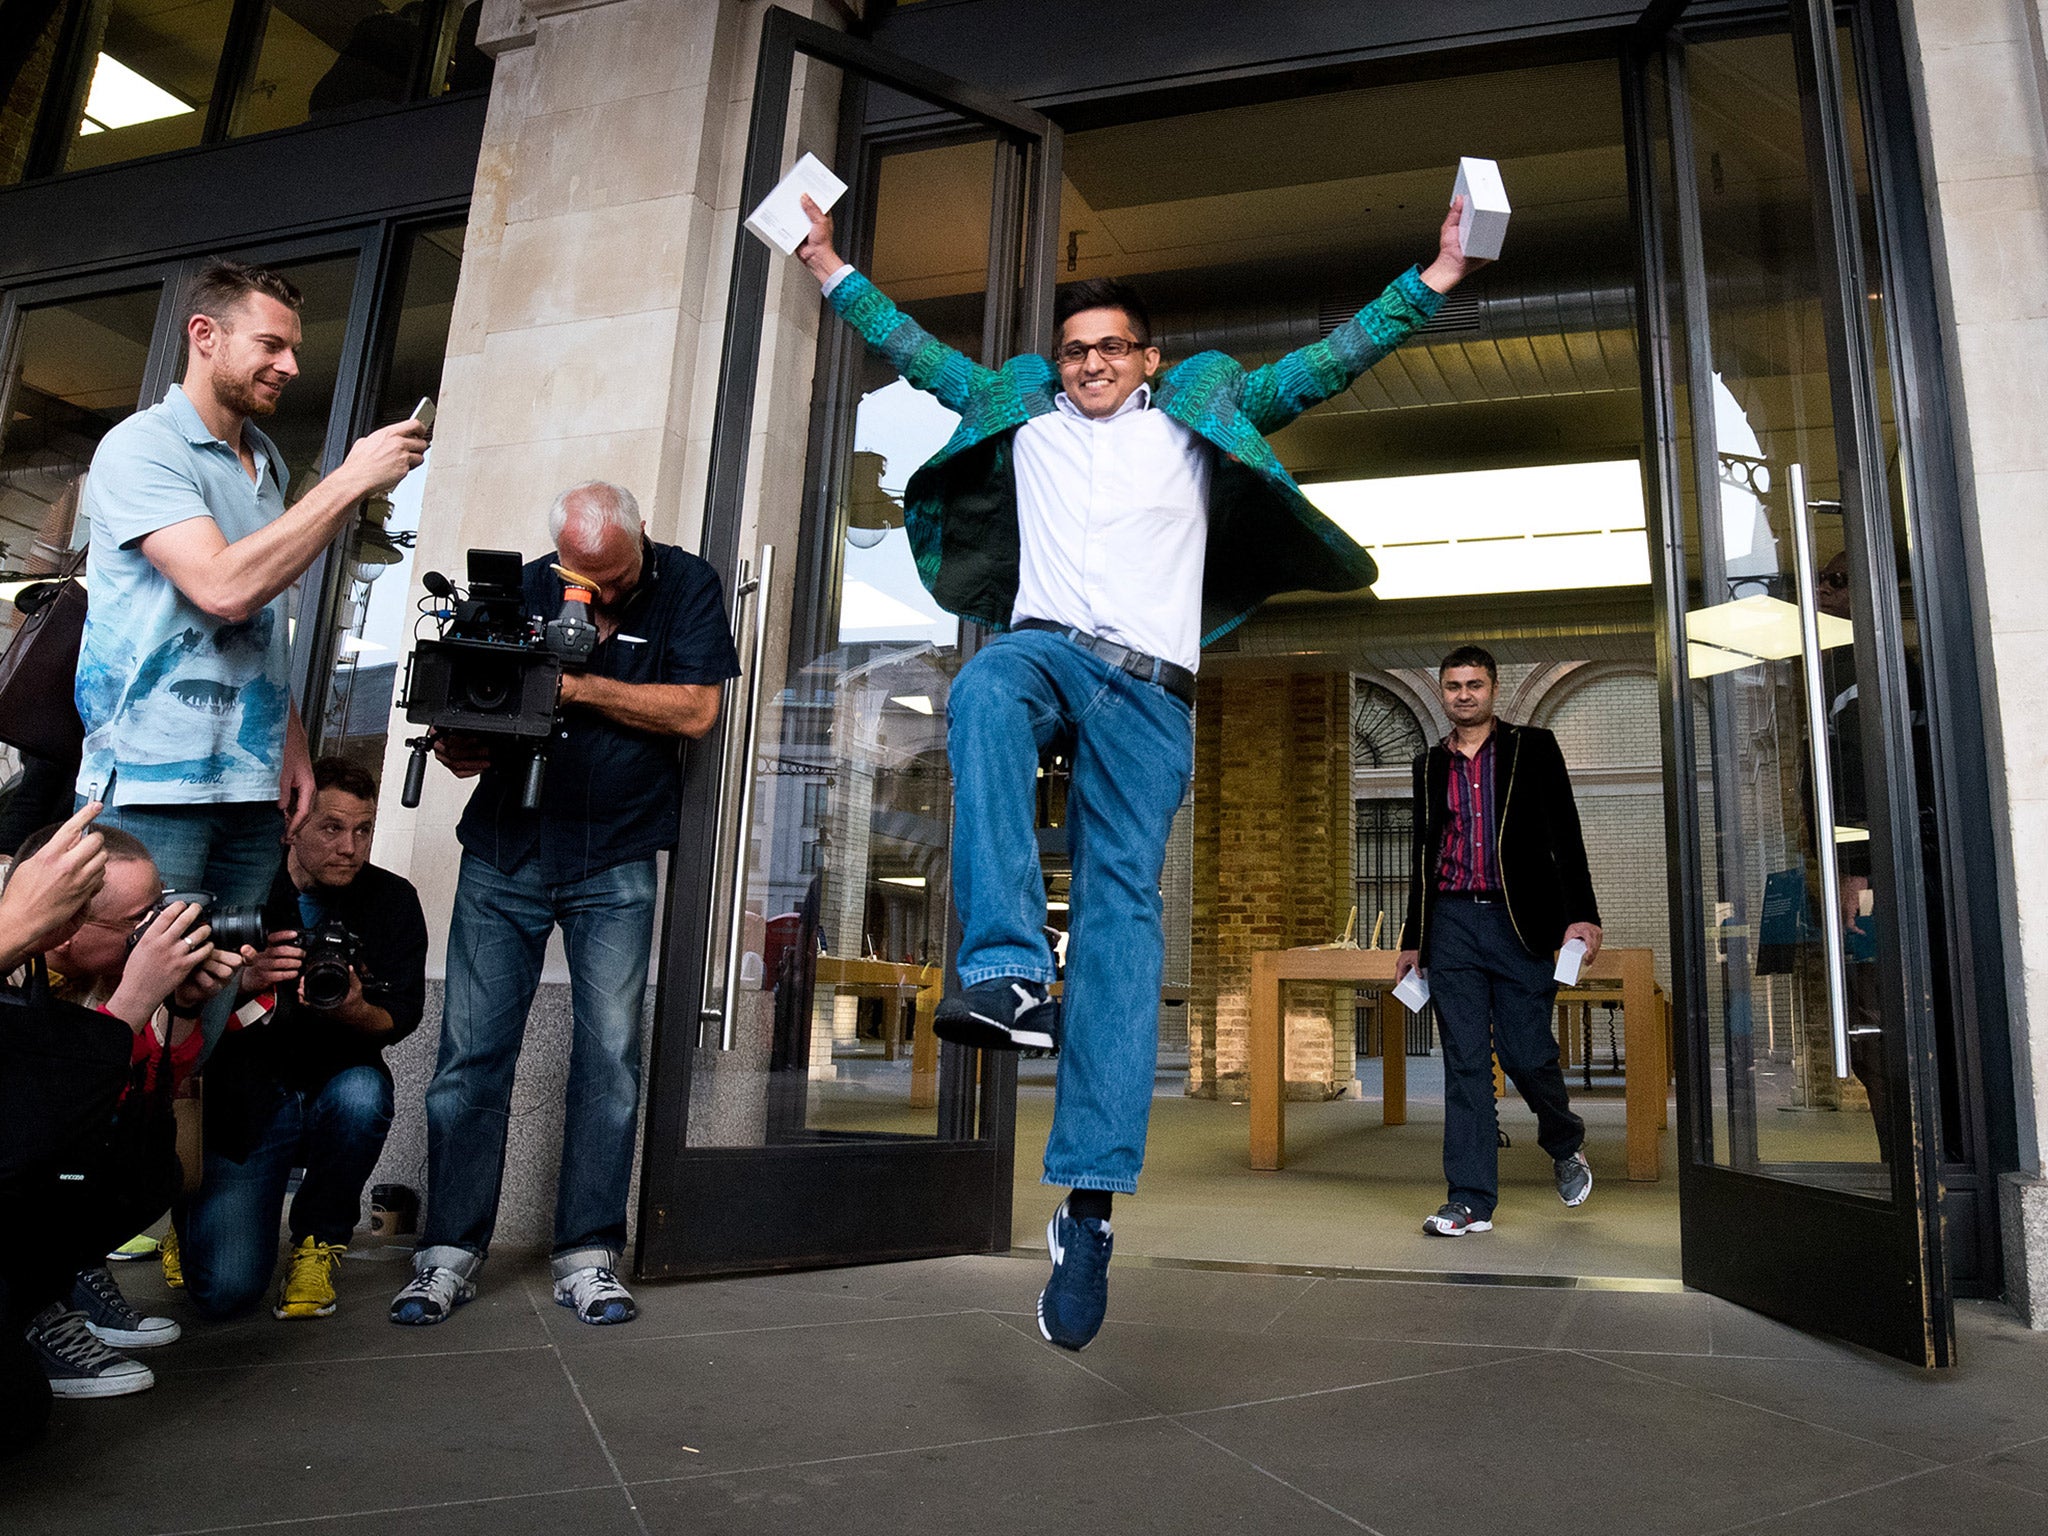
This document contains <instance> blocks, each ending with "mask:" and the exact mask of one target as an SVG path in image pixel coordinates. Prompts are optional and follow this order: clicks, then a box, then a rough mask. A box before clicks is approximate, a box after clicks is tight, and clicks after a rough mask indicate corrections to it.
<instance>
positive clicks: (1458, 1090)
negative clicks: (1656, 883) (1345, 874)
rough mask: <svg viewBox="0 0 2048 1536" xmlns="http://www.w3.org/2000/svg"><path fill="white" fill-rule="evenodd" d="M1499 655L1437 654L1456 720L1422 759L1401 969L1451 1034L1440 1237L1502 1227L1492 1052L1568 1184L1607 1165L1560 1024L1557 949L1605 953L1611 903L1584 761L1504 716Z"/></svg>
mask: <svg viewBox="0 0 2048 1536" xmlns="http://www.w3.org/2000/svg"><path fill="white" fill-rule="evenodd" d="M1499 683H1500V668H1499V667H1498V666H1496V665H1495V664H1494V659H1493V657H1492V656H1491V655H1489V654H1488V653H1487V652H1486V651H1484V650H1481V649H1480V648H1479V647H1478V646H1476V645H1465V646H1460V647H1459V648H1458V649H1457V650H1455V651H1452V652H1451V653H1450V655H1448V656H1446V657H1445V658H1444V659H1443V663H1442V665H1441V666H1439V667H1438V668H1437V685H1438V688H1439V689H1440V690H1441V693H1442V696H1443V704H1444V712H1445V713H1446V714H1447V715H1449V716H1450V719H1451V734H1450V735H1449V736H1447V737H1445V738H1444V740H1443V741H1442V742H1441V743H1440V744H1438V745H1437V746H1434V747H1431V748H1429V750H1427V751H1426V752H1423V753H1421V754H1420V755H1418V756H1417V757H1416V759H1415V859H1414V864H1413V867H1412V870H1411V874H1410V878H1409V882H1408V917H1407V921H1405V922H1404V923H1403V924H1402V925H1401V956H1400V959H1399V960H1398V961H1396V963H1395V966H1394V976H1395V980H1396V981H1397V982H1398V981H1400V980H1401V979H1402V978H1404V977H1406V976H1407V975H1408V973H1409V972H1411V971H1413V970H1416V969H1418V968H1420V969H1421V971H1422V973H1423V976H1424V979H1425V980H1427V982H1428V983H1429V996H1430V1000H1431V1001H1432V1002H1434V1003H1435V1004H1436V1013H1437V1021H1438V1033H1439V1035H1440V1037H1441V1038H1442V1040H1443V1047H1444V1179H1445V1182H1446V1183H1447V1184H1448V1185H1449V1186H1450V1194H1449V1198H1448V1199H1447V1200H1446V1201H1445V1203H1444V1205H1443V1207H1442V1208H1441V1209H1440V1210H1438V1211H1437V1213H1436V1214H1435V1215H1434V1216H1431V1217H1430V1218H1429V1219H1428V1220H1427V1221H1425V1222H1424V1223H1423V1224H1422V1230H1423V1231H1425V1232H1427V1233H1429V1234H1430V1235H1432V1236H1434V1237H1462V1236H1464V1235H1465V1234H1466V1233H1468V1232H1489V1231H1491V1230H1492V1229H1493V1208H1494V1206H1495V1205H1496V1204H1497V1203H1498V1201H1499V1198H1500V1173H1499V1167H1498V1163H1499V1154H1498V1147H1499V1117H1498V1115H1497V1114H1496V1113H1495V1111H1494V1105H1493V1057H1494V1055H1496V1054H1497V1055H1498V1056H1499V1057H1500V1064H1501V1069H1502V1070H1503V1071H1505V1072H1506V1073H1507V1075H1508V1078H1509V1080H1510V1081H1511V1082H1513V1083H1514V1085H1515V1088H1516V1090H1517V1091H1518V1092H1519V1093H1520V1094H1521V1095H1522V1098H1523V1101H1524V1102H1525V1103H1527V1104H1528V1106H1529V1108H1531V1109H1532V1110H1534V1111H1535V1112H1536V1139H1537V1141H1538V1142H1539V1143H1541V1144H1542V1147H1543V1150H1544V1151H1545V1152H1548V1153H1549V1154H1550V1156H1551V1160H1552V1162H1553V1164H1554V1165H1555V1169H1556V1174H1557V1193H1558V1197H1559V1198H1560V1199H1562V1200H1563V1201H1564V1203H1565V1204H1566V1205H1583V1204H1584V1203H1585V1200H1586V1197H1587V1196H1588V1195H1590V1194H1591V1193H1592V1192H1593V1170H1592V1168H1591V1166H1590V1165H1589V1164H1588V1163H1587V1162H1586V1155H1585V1153H1584V1152H1583V1151H1581V1150H1580V1148H1581V1147H1582V1146H1583V1145H1584V1144H1585V1140H1586V1125H1585V1122H1584V1121H1583V1120H1581V1119H1580V1118H1579V1117H1578V1116H1577V1115H1575V1114H1573V1113H1572V1108H1571V1101H1570V1097H1569V1095H1568V1094H1567V1093H1566V1091H1565V1085H1564V1072H1563V1070H1562V1069H1561V1068H1560V1067H1559V1066H1558V1060H1557V1041H1556V1040H1555V1039H1554V1038H1553V1037H1552V1035H1551V1033H1550V1017H1551V1008H1552V1004H1553V1003H1554V1002H1555V1001H1556V998H1557V981H1556V978H1555V974H1554V971H1555V963H1554V956H1555V955H1556V952H1557V950H1558V948H1559V947H1560V946H1561V945H1564V944H1567V943H1569V942H1570V941H1571V940H1573V939H1576V940H1578V941H1579V942H1580V943H1581V944H1583V945H1584V946H1585V949H1586V962H1587V963H1591V961H1592V959H1593V957H1594V956H1595V955H1597V954H1598V953H1599V952H1600V908H1599V905H1598V903H1597V902H1595V900H1594V899H1593V879H1592V876H1591V875H1590V874H1589V873H1588V871H1587V868H1586V846H1585V843H1584V842H1583V841H1582V840H1581V838H1580V835H1579V813H1578V808H1577V807H1576V806H1575V805H1574V804H1573V803H1572V781H1571V776H1570V775H1569V774H1568V773H1566V771H1565V766H1564V754H1563V753H1562V752H1560V751H1559V750H1558V746H1557V738H1556V737H1555V736H1553V735H1551V734H1550V732H1548V731H1546V730H1542V729H1540V728H1538V727H1536V726H1533V725H1510V724H1509V723H1508V722H1507V721H1505V720H1499V719H1496V718H1495V716H1494V712H1493V709H1494V695H1495V692H1496V690H1497V688H1498V686H1499Z"/></svg>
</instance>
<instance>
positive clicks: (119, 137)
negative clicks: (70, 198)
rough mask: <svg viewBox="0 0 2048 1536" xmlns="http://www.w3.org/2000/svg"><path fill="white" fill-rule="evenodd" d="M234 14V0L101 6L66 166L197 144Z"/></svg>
mask: <svg viewBox="0 0 2048 1536" xmlns="http://www.w3.org/2000/svg"><path fill="white" fill-rule="evenodd" d="M233 12H234V0H189V3H186V4H180V5H165V4H164V3H163V0H113V3H112V4H110V5H107V6H105V7H104V8H100V9H99V10H98V11H97V15H96V16H95V22H96V24H97V27H98V32H99V35H98V37H97V38H96V39H94V41H93V44H92V49H91V54H90V57H91V58H92V64H91V66H90V67H91V69H92V77H91V83H90V84H89V85H88V87H87V89H86V96H85V111H84V115H83V117H82V118H81V119H80V121H79V123H78V126H77V128H76V129H75V130H74V132H73V136H72V139H71V147H70V150H69V152H68V153H67V154H66V156H65V158H64V169H65V170H67V171H77V170H83V169H85V168H86V167H88V166H95V165H112V164H114V163H116V162H117V161H121V160H134V159H137V158H139V157H141V156H143V155H160V154H164V153H166V152H168V151H170V150H174V149H190V148H191V147H192V146H193V145H195V144H197V143H199V142H200V140H201V138H202V137H203V136H204V134H205V132H206V116H207V110H208V108H209V107H210V106H211V105H212V102H213V82H214V76H215V75H216V74H218V73H219V69H220V59H221V54H222V52H223V51H224V49H225V47H226V43H227V36H228V20H229V17H230V16H231V15H232V14H233Z"/></svg>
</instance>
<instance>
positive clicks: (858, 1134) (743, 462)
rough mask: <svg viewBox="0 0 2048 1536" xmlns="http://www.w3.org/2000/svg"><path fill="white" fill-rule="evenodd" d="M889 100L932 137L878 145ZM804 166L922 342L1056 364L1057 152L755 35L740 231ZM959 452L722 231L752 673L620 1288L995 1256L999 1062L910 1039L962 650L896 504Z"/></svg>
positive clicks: (729, 398)
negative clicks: (903, 104) (873, 121)
mask: <svg viewBox="0 0 2048 1536" xmlns="http://www.w3.org/2000/svg"><path fill="white" fill-rule="evenodd" d="M883 90H887V91H892V92H896V93H900V94H901V95H907V96H909V97H912V98H914V99H915V100H917V101H919V102H922V103H925V104H927V105H929V106H930V107H932V108H935V109H936V112H935V113H934V114H933V116H932V118H931V119H928V120H921V121H920V123H919V125H918V127H917V128H916V130H915V131H914V132H911V133H908V134H901V135H897V136H894V137H891V138H889V139H888V140H887V141H881V140H878V139H876V138H875V137H873V136H871V135H869V134H868V133H866V132H865V131H864V130H865V125H866V123H867V120H868V115H869V114H868V108H869V103H870V98H871V95H872V94H873V93H875V92H879V91H883ZM807 151H808V152H812V153H815V154H816V155H817V156H818V158H819V159H821V160H823V161H825V162H826V163H827V164H828V165H831V166H832V167H833V168H834V170H836V171H837V172H838V173H839V175H840V176H841V177H843V178H844V179H845V181H846V182H847V183H848V185H849V188H850V190H849V191H848V193H847V194H846V196H845V198H844V200H843V201H842V202H841V203H840V205H839V206H838V208H837V209H836V210H835V218H836V221H837V236H836V238H837V241H838V244H839V248H840V250H841V251H842V252H843V253H844V254H845V255H846V256H847V257H848V259H850V260H852V261H854V262H855V263H856V264H857V265H859V266H860V267H861V269H862V270H863V271H864V272H866V273H867V274H868V275H869V276H871V277H873V278H874V279H875V281H876V282H877V284H878V285H879V286H880V287H881V288H882V289H883V291H885V292H887V293H889V294H890V295H891V296H892V297H893V298H895V299H896V300H897V301H898V302H899V303H900V304H901V305H902V306H903V307H904V309H905V310H907V311H908V312H910V313H912V314H913V315H915V316H916V318H917V319H918V321H919V322H920V323H921V324H923V325H924V326H925V328H926V329H927V330H929V331H930V332H932V333H933V334H934V335H935V336H936V337H937V338H938V339H939V340H940V341H941V342H944V343H946V344H948V345H950V346H953V347H955V348H957V349H959V350H960V351H962V352H965V353H967V354H968V355H970V356H972V357H976V358H978V359H980V360H981V361H982V362H984V363H988V364H994V363H996V362H998V361H1000V360H1001V359H1002V358H1004V357H1007V356H1010V355H1012V354H1013V353H1014V352H1016V351H1017V350H1019V349H1020V348H1026V347H1028V348H1034V349H1040V350H1042V349H1043V348H1044V347H1045V346H1046V345H1047V342H1048V337H1049V329H1050V321H1051V296H1052V265H1051V230H1052V227H1053V225H1054V222H1055V217H1054V213H1055V210H1054V205H1053V203H1052V199H1053V197H1055V196H1056V189H1057V188H1058V186H1059V167H1058V158H1059V133H1058V130H1057V129H1056V128H1054V127H1053V126H1052V125H1051V124H1050V123H1048V122H1047V121H1046V120H1045V119H1043V118H1041V117H1039V116H1037V115H1036V114H1035V113H1031V112H1027V111H1024V110H1022V109H1021V108H1018V107H1015V106H1013V105H1012V104H1010V103H1008V102H1005V101H1002V100H1000V99H997V98H994V97H991V96H989V95H987V94H986V93H984V92H981V91H978V90H976V89H975V88H973V87H971V86H968V85H964V84H962V83H960V82H957V81H951V80H947V79H944V78H942V77H939V76H935V75H933V74H931V73H929V72H928V71H925V70H923V69H922V68H920V67H917V66H913V65H910V64H908V63H906V62H904V61H901V60H897V59H894V58H892V57H890V56H889V55H886V54H883V53H880V52H878V51H877V50H875V49H873V48H872V47H869V46H868V45H866V44H864V43H860V42H857V41H855V40H853V39H849V38H847V37H845V36H844V35H842V34H840V33H837V32H833V31H831V30H829V29H827V28H824V27H821V26H818V25H817V24H815V23H812V22H809V21H805V20H803V19H802V18H799V17H797V16H795V15H794V14H792V13H791V12H788V11H785V10H781V9H771V10H769V11H768V12H767V13H766V16H765V18H764V22H763V35H762V42H761V54H760V66H759V71H758V74H757V76H756V85H755V97H754V106H753V117H752V124H751V128H750V134H749V139H748V147H747V161H746V172H745V185H744V189H743V191H742V194H741V197H740V203H741V206H742V207H743V208H751V207H752V206H753V205H754V204H755V203H757V202H758V201H759V200H760V199H761V198H762V197H763V196H765V195H766V193H767V192H768V190H769V189H770V188H771V187H772V186H773V185H774V184H775V182H776V180H777V179H778V178H779V177H780V176H781V175H782V173H783V172H784V171H785V170H786V169H787V168H788V167H789V166H790V165H791V164H793V163H794V162H795V160H796V159H797V158H798V157H799V156H800V155H802V154H804V153H805V152H807ZM957 422H958V418H957V417H956V416H954V415H953V413H952V412H950V411H949V410H947V409H946V408H944V407H943V406H941V405H939V404H938V403H937V402H936V401H935V400H933V399H932V398H931V397H930V396H927V395H921V394H919V393H917V392H916V391H914V390H912V389H911V388H910V387H909V386H908V385H907V384H905V383H903V382H902V381H900V380H899V379H897V378H896V377H895V375H894V373H893V372H892V371H891V370H890V369H889V368H888V367H886V366H885V365H883V364H881V363H879V362H877V361H875V360H874V359H872V358H871V357H869V356H868V355H866V353H865V351H864V349H863V348H862V346H861V344H860V341H859V338H858V337H857V336H855V335H854V333H853V332H852V330H851V329H850V327H848V326H847V325H846V324H845V323H844V322H842V321H841V320H839V319H838V318H837V317H836V316H835V315H834V314H833V313H832V312H831V311H830V310H829V308H827V307H826V306H825V305H823V304H822V303H821V302H820V300H819V297H818V284H817V282H816V280H815V279H814V278H813V277H812V276H811V275H810V274H809V273H808V272H807V271H805V270H804V269H803V268H802V267H801V266H800V265H799V264H797V263H796V262H794V261H793V260H790V259H787V258H784V257H782V256H780V255H777V254H775V253H773V252H771V251H770V250H769V249H768V248H767V247H766V246H764V245H763V244H761V243H760V242H759V241H757V240H756V239H755V238H754V237H753V236H752V235H750V234H748V233H746V232H745V231H744V230H741V231H739V232H738V233H737V235H736V244H735V257H734V275H733V282H732V290H731V296H730V300H729V305H728V310H727V316H726V323H725V351H724V357H723V360H722V364H721V371H720V377H719V394H718V399H717V407H716V415H715V419H714V427H713V440H712V445H711V460H710V466H709V472H708V473H709V490H708V499H707V505H706V510H705V524H704V526H705V532H704V540H703V553H704V555H705V557H706V558H707V559H709V560H711V561H712V562H713V563H714V564H716V565H718V566H719V567H720V569H721V570H722V571H723V572H724V573H725V575H726V576H727V578H728V580H729V581H730V583H731V586H730V591H731V593H732V612H733V614H734V619H735V631H736V638H737V640H738V642H739V645H738V649H739V652H740V657H741V662H742V666H743V667H744V669H745V670H744V672H743V675H742V676H741V677H740V678H739V679H738V680H737V681H736V682H735V683H734V684H733V685H732V686H731V688H730V691H729V693H728V695H727V701H726V707H725V709H724V711H723V713H722V717H721V722H720V726H719V730H718V732H717V733H716V734H715V735H714V736H713V737H711V738H709V739H707V740H706V741H705V742H703V743H701V744H700V745H699V746H697V747H693V748H692V750H691V753H690V756H689V759H688V761H687V762H686V765H685V774H684V808H683V813H682V822H683V825H682V831H681V836H680V839H679V842H678V846H679V848H680V849H682V850H685V852H684V853H682V854H679V855H678V857H677V858H676V859H675V860H674V861H673V864H672V867H671V876H670V882H671V888H670V894H669V910H668V920H667V931H666V939H665V949H664V961H663V966H662V977H661V985H660V991H659V996H658V1002H657V1014H658V1021H659V1022H658V1028H657V1031H656V1038H655V1045H654V1062H653V1081H654V1091H653V1093H652V1095H651V1096H650V1100H649V1111H648V1127H647V1155H646V1159H645V1163H644V1169H643V1175H642V1183H643V1204H642V1219H641V1222H640V1229H639V1230H640V1251H639V1255H638V1268H639V1271H640V1273H642V1274H660V1275H680V1274H703V1273H716V1272H720V1271H731V1270H743V1269H764V1268H776V1267H793V1266H799V1265H823V1264H843V1263H859V1262H867V1261H875V1260H882V1259H895V1258H907V1257H915V1256H921V1255H931V1254H941V1253H959V1252H970V1251H988V1250H999V1249H1003V1248H1007V1247H1008V1246H1009V1231H1010V1179H1011V1164H1012V1144H1011V1143H1012V1127H1013V1121H1014V1109H1015V1094H1016V1062H1015V1058H1014V1057H1013V1056H1007V1055H1004V1056H989V1057H986V1058H977V1055H976V1053H973V1052H969V1051H963V1050H960V1049H958V1048H956V1047H953V1046H950V1045H948V1046H944V1047H942V1046H941V1045H940V1042H939V1041H938V1040H937V1039H936V1037H935V1036H934V1035H933V1034H932V1029H931V1025H932V1014H933V1009H934V1008H935V1007H936V1005H937V1002H938V999H939V997H940V995H941V994H942V993H943V992H944V991H945V989H946V988H947V986H948V985H949V984H950V981H951V973H950V954H951V942H950V939H951V926H952V920H951V913H952V900H951V893H950V890H949V843H950V829H951V823H952V784H951V777H950V774H949V772H948V768H947V762H946V753H945V720H946V700H947V693H948V689H949V687H950V685H951V681H952V678H953V677H954V675H955V674H956V673H957V672H958V670H959V668H960V665H961V664H962V662H963V661H964V660H965V658H966V656H967V655H968V654H969V653H970V651H971V649H972V646H973V644H974V638H975V637H974V634H973V632H972V629H971V627H970V626H966V625H963V624H962V623H961V622H959V621H958V620H956V619H954V618H953V617H952V616H951V615H949V614H947V613H945V612H943V611H942V610H941V609H939V608H938V606H937V605H936V604H934V603H933V602H932V600H931V598H930V597H929V596H928V595H927V594H926V592H925V590H924V587H923V585H922V583H921V582H920V581H919V579H918V575H917V567H916V563H915V561H914V560H913V558H912V556H911V551H910V545H909V541H908V538H907V536H906V534H905V531H904V513H903V499H904V495H905V482H906V481H907V480H908V478H909V476H910V474H911V472H912V471H913V470H914V469H916V468H917V467H918V466H919V465H920V464H921V463H922V462H923V461H924V460H925V459H926V458H928V457H930V456H931V454H933V453H934V452H936V451H937V450H938V448H939V447H941V446H942V445H943V444H944V443H945V442H946V440H947V439H948V438H949V437H950V436H951V435H952V432H953V429H954V427H955V425H956V424H957ZM689 850H696V851H697V852H696V856H694V857H693V856H691V854H690V853H689Z"/></svg>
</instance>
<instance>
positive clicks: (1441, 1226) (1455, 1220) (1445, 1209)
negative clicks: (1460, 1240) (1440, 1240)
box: [1422, 1200, 1493, 1237]
mask: <svg viewBox="0 0 2048 1536" xmlns="http://www.w3.org/2000/svg"><path fill="white" fill-rule="evenodd" d="M1422 1230H1423V1231H1424V1232H1427V1233H1428V1234H1429V1235H1430V1236H1431V1237H1463V1236H1464V1235H1465V1234H1466V1233H1467V1232H1491V1231H1492V1230H1493V1223H1492V1222H1490V1221H1488V1220H1487V1219H1486V1218H1485V1217H1484V1216H1481V1215H1480V1214H1479V1213H1478V1212H1476V1211H1474V1210H1473V1209H1472V1207H1471V1206H1469V1205H1462V1204H1460V1203H1459V1202H1458V1201H1456V1200H1446V1201H1445V1202H1444V1203H1443V1204H1442V1205H1440V1206H1438V1207H1437V1212H1436V1214H1435V1215H1434V1216H1431V1217H1428V1218H1427V1219H1426V1220H1424V1222H1423V1223H1422Z"/></svg>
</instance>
